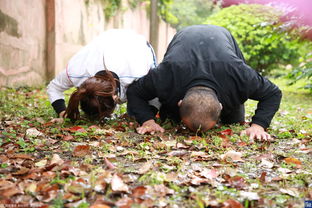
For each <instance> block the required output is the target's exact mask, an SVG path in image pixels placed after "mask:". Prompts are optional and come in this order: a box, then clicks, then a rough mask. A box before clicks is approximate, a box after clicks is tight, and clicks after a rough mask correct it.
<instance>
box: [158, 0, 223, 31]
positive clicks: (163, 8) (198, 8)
mask: <svg viewBox="0 0 312 208" xmlns="http://www.w3.org/2000/svg"><path fill="white" fill-rule="evenodd" d="M220 3H221V1H219V0H218V1H206V0H174V1H172V0H160V4H159V13H160V16H161V17H162V18H163V19H164V20H165V21H166V22H168V23H169V24H170V25H171V26H173V27H174V28H176V29H181V28H183V27H186V26H189V25H194V24H202V23H203V22H204V21H205V20H206V19H207V18H208V17H209V16H210V15H211V14H213V13H215V12H216V11H218V10H219V9H220Z"/></svg>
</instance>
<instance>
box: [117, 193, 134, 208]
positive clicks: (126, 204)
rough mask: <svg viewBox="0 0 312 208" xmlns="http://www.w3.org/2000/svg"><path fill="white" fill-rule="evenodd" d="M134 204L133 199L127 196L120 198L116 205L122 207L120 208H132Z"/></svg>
mask: <svg viewBox="0 0 312 208" xmlns="http://www.w3.org/2000/svg"><path fill="white" fill-rule="evenodd" d="M132 204H133V200H132V199H131V198H129V197H127V196H125V197H123V198H121V199H119V200H118V201H117V202H116V204H115V205H116V206H117V207H120V208H130V207H131V205H132Z"/></svg>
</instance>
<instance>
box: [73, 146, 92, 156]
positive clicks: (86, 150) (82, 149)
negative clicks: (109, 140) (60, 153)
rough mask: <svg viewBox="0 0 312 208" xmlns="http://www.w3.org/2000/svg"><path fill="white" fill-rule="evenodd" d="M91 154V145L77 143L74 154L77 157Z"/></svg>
mask: <svg viewBox="0 0 312 208" xmlns="http://www.w3.org/2000/svg"><path fill="white" fill-rule="evenodd" d="M89 154H90V146H89V145H77V146H76V147H75V148H74V151H73V156H75V157H84V156H86V155H89Z"/></svg>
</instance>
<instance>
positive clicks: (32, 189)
mask: <svg viewBox="0 0 312 208" xmlns="http://www.w3.org/2000/svg"><path fill="white" fill-rule="evenodd" d="M36 189H37V184H36V183H31V184H29V185H28V186H27V187H26V189H25V191H26V192H29V193H32V194H33V193H35V192H36Z"/></svg>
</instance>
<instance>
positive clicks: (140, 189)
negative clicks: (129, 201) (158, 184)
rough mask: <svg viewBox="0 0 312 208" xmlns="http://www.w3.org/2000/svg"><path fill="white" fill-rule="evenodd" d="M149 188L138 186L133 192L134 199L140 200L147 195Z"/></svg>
mask: <svg viewBox="0 0 312 208" xmlns="http://www.w3.org/2000/svg"><path fill="white" fill-rule="evenodd" d="M146 190H147V188H146V187H145V186H138V187H136V188H134V189H133V190H132V197H134V198H140V197H141V196H143V195H145V193H146Z"/></svg>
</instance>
